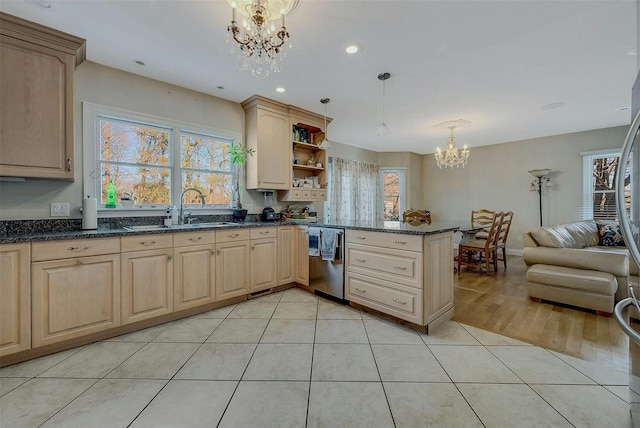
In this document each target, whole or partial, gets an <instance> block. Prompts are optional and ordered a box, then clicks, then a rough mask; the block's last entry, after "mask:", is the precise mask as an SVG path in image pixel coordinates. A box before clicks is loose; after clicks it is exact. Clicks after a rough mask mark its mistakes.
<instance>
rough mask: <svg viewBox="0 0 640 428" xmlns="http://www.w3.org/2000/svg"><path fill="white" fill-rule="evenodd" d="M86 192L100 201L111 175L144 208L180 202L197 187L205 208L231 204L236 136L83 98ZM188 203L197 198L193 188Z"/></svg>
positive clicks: (122, 191)
mask: <svg viewBox="0 0 640 428" xmlns="http://www.w3.org/2000/svg"><path fill="white" fill-rule="evenodd" d="M83 113H84V115H83V125H84V131H83V136H84V139H85V141H87V139H90V140H89V141H94V144H86V145H85V155H84V164H85V194H87V195H89V194H93V195H96V197H98V198H99V199H100V203H101V205H102V206H104V204H105V201H106V187H107V185H108V184H109V181H110V180H113V182H114V184H115V186H116V189H117V191H118V198H120V197H121V196H123V195H124V193H125V192H126V193H128V194H130V195H133V197H134V200H135V203H136V205H138V206H140V207H142V208H163V207H165V206H167V205H178V204H179V203H180V201H179V197H180V194H181V193H182V191H183V190H184V189H187V188H196V189H198V190H200V191H201V192H202V194H203V195H204V196H205V202H206V204H207V206H208V207H209V208H229V203H230V202H231V191H230V190H231V162H230V157H229V155H228V151H229V146H230V145H231V144H232V143H234V141H238V140H240V135H239V134H237V133H232V132H228V131H220V130H216V129H207V128H205V127H201V126H195V125H193V124H187V123H182V122H179V121H174V120H171V119H165V118H158V117H151V116H148V115H145V114H142V113H135V112H130V111H125V110H121V109H116V108H111V107H106V106H99V105H96V104H91V103H83ZM184 202H185V203H186V204H190V203H198V204H199V203H200V199H199V196H198V195H197V193H196V192H187V193H186V194H185V201H184Z"/></svg>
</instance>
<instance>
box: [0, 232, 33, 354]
mask: <svg viewBox="0 0 640 428" xmlns="http://www.w3.org/2000/svg"><path fill="white" fill-rule="evenodd" d="M0 272H2V275H0V357H2V356H4V355H9V354H13V353H15V352H19V351H24V350H27V349H30V348H31V244H29V243H24V244H7V245H2V246H0Z"/></svg>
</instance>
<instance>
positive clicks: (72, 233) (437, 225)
mask: <svg viewBox="0 0 640 428" xmlns="http://www.w3.org/2000/svg"><path fill="white" fill-rule="evenodd" d="M287 224H304V225H308V226H320V227H337V228H342V229H353V230H368V231H373V232H387V233H401V234H409V235H434V234H438V233H443V232H449V231H453V230H457V229H459V228H460V225H456V224H452V223H444V222H434V223H431V224H422V225H419V226H412V225H410V224H408V223H402V222H379V223H377V224H371V223H364V222H359V221H347V222H323V221H320V222H317V223H310V222H307V221H301V220H291V219H288V220H287V221H286V222H284V223H280V222H243V223H228V224H224V225H220V226H197V225H196V226H192V227H189V226H173V227H166V228H165V227H161V228H158V229H144V230H130V229H126V228H124V227H121V226H119V225H110V224H102V225H100V226H99V227H98V230H78V229H74V230H52V231H46V230H37V231H29V230H24V231H19V232H12V233H4V234H0V244H12V243H20V242H42V241H56V240H67V239H90V238H108V237H119V236H131V235H155V234H160V233H184V232H194V231H212V230H224V229H237V228H251V227H273V226H279V225H287Z"/></svg>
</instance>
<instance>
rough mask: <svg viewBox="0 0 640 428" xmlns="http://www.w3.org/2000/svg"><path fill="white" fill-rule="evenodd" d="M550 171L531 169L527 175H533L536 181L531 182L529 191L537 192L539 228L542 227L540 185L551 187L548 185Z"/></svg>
mask: <svg viewBox="0 0 640 428" xmlns="http://www.w3.org/2000/svg"><path fill="white" fill-rule="evenodd" d="M550 172H551V170H550V169H532V170H531V171H529V174H531V175H533V176H534V177H535V178H536V179H535V180H533V181H532V182H531V191H532V192H535V191H536V190H537V191H538V207H539V210H540V227H542V183H544V185H545V187H551V185H550V183H549V180H550V178H549V173H550Z"/></svg>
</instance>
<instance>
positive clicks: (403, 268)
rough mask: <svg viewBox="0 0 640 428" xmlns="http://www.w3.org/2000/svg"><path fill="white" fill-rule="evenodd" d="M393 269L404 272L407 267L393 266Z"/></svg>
mask: <svg viewBox="0 0 640 428" xmlns="http://www.w3.org/2000/svg"><path fill="white" fill-rule="evenodd" d="M393 268H394V269H399V270H406V269H407V267H406V266H398V265H393Z"/></svg>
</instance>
